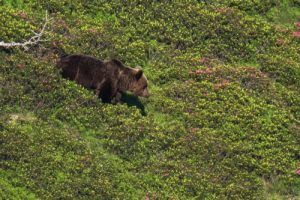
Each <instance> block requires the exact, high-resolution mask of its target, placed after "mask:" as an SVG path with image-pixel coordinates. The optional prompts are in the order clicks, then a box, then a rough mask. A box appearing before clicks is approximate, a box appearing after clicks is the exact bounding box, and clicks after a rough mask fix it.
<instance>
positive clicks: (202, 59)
mask: <svg viewBox="0 0 300 200" xmlns="http://www.w3.org/2000/svg"><path fill="white" fill-rule="evenodd" d="M208 61H209V59H208V58H201V59H200V60H199V62H200V63H201V64H204V63H207V62H208Z"/></svg>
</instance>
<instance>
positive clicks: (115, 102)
mask: <svg viewBox="0 0 300 200" xmlns="http://www.w3.org/2000/svg"><path fill="white" fill-rule="evenodd" d="M121 98H122V93H121V92H117V93H116V95H115V97H114V98H113V100H112V103H113V104H117V103H120V102H121Z"/></svg>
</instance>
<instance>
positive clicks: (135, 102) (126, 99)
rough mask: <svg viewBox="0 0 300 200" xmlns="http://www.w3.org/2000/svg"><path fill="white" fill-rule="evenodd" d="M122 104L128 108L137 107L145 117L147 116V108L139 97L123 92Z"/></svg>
mask: <svg viewBox="0 0 300 200" xmlns="http://www.w3.org/2000/svg"><path fill="white" fill-rule="evenodd" d="M121 102H123V103H126V104H127V105H128V106H135V107H137V108H138V109H139V110H140V111H141V114H142V115H143V116H146V115H147V113H146V111H145V106H144V105H143V103H142V102H141V100H140V99H139V98H138V97H136V96H134V95H131V94H129V93H124V92H123V93H122V97H121Z"/></svg>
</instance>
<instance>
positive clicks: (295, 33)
mask: <svg viewBox="0 0 300 200" xmlns="http://www.w3.org/2000/svg"><path fill="white" fill-rule="evenodd" d="M292 35H293V38H300V32H296V31H295V32H293V34H292Z"/></svg>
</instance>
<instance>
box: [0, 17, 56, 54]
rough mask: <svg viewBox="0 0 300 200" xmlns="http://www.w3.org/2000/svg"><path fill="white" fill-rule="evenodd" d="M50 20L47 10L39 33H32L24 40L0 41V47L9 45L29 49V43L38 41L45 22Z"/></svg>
mask: <svg viewBox="0 0 300 200" xmlns="http://www.w3.org/2000/svg"><path fill="white" fill-rule="evenodd" d="M51 20H52V18H49V17H48V12H47V11H46V16H45V22H44V24H43V27H42V29H41V31H40V32H39V33H34V36H32V37H31V38H30V39H29V40H26V41H25V42H9V43H6V42H3V41H0V47H4V48H11V47H22V48H24V49H25V50H28V49H29V47H28V46H29V45H35V44H37V43H39V42H40V41H42V40H41V37H42V36H43V34H44V32H45V29H46V26H47V24H48V23H49V22H50V21H51Z"/></svg>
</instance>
